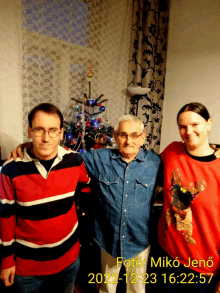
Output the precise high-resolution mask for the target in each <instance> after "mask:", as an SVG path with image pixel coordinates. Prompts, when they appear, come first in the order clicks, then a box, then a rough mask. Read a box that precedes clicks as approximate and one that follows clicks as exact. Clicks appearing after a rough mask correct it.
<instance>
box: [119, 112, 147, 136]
mask: <svg viewBox="0 0 220 293" xmlns="http://www.w3.org/2000/svg"><path fill="white" fill-rule="evenodd" d="M126 121H131V122H136V123H138V124H140V126H141V132H143V131H144V123H143V122H142V121H141V120H140V119H139V118H138V117H137V116H134V115H123V116H121V117H120V118H119V119H118V122H117V124H116V126H115V132H117V131H118V128H119V124H120V123H122V122H126Z"/></svg>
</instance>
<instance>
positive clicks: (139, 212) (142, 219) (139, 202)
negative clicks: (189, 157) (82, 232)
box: [82, 149, 161, 260]
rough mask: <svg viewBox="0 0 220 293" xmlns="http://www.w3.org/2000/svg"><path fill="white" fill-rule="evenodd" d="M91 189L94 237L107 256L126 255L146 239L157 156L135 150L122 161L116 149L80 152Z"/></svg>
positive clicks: (142, 246)
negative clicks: (131, 156) (92, 192)
mask: <svg viewBox="0 0 220 293" xmlns="http://www.w3.org/2000/svg"><path fill="white" fill-rule="evenodd" d="M82 156H83V159H84V161H85V164H86V168H87V171H88V173H89V176H90V177H91V179H92V181H93V184H94V189H93V191H94V192H95V201H96V203H95V224H94V225H95V241H96V242H97V243H98V244H99V245H100V246H101V247H102V248H103V249H104V250H106V251H107V252H108V253H109V254H110V255H111V256H113V257H114V258H117V257H119V256H122V257H123V259H124V260H125V259H129V258H132V257H133V256H135V255H136V254H138V253H140V252H142V251H143V250H144V249H146V248H147V247H148V245H149V244H150V243H149V222H150V214H151V207H152V199H153V197H154V190H155V184H156V180H157V175H158V170H159V166H160V164H161V159H160V157H159V156H158V155H156V154H154V153H153V152H151V151H139V153H138V154H137V156H136V158H135V159H134V160H133V161H131V162H130V163H129V164H128V163H126V162H125V161H124V160H123V158H122V156H121V155H120V153H119V151H118V150H116V149H98V150H92V151H89V152H87V153H85V154H82Z"/></svg>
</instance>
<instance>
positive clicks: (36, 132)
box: [31, 127, 61, 138]
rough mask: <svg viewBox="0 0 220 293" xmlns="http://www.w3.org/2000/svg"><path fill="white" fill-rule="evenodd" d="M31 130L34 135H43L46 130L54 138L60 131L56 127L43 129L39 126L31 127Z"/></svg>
mask: <svg viewBox="0 0 220 293" xmlns="http://www.w3.org/2000/svg"><path fill="white" fill-rule="evenodd" d="M31 130H32V131H33V133H34V136H35V137H40V136H43V135H44V134H45V133H46V132H48V134H49V136H50V137H51V138H55V137H57V136H58V135H59V134H60V133H61V130H60V129H57V128H50V129H49V130H45V129H43V128H41V127H39V128H32V129H31Z"/></svg>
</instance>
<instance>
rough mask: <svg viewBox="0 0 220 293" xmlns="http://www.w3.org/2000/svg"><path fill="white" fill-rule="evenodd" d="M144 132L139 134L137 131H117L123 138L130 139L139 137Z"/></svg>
mask: <svg viewBox="0 0 220 293" xmlns="http://www.w3.org/2000/svg"><path fill="white" fill-rule="evenodd" d="M142 134H143V132H142V133H141V134H139V135H138V134H137V133H131V134H127V133H125V132H117V135H118V136H119V137H120V138H122V139H128V137H130V138H131V139H132V140H135V139H137V138H138V137H140V136H141V135H142Z"/></svg>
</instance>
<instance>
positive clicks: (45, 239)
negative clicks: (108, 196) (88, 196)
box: [0, 147, 89, 276]
mask: <svg viewBox="0 0 220 293" xmlns="http://www.w3.org/2000/svg"><path fill="white" fill-rule="evenodd" d="M0 176H1V177H0V205H1V206H0V211H1V214H0V227H1V228H0V255H1V256H2V262H1V268H2V269H6V268H10V267H13V266H15V267H16V274H18V275H23V276H33V275H51V274H55V273H58V272H60V271H62V270H63V269H65V268H66V267H68V266H69V265H70V264H71V263H73V262H74V261H75V260H76V258H77V257H78V254H79V248H80V245H79V240H78V233H77V230H78V220H77V215H76V210H75V202H74V193H75V189H76V186H77V183H78V182H84V183H88V182H89V177H88V175H87V172H86V169H85V166H84V162H83V160H82V157H81V156H80V155H79V154H77V153H74V152H72V151H67V150H65V149H63V148H62V147H58V154H57V157H56V159H55V160H54V163H53V165H52V166H51V169H50V171H49V172H48V173H47V171H46V170H45V168H44V167H43V166H42V165H41V163H40V162H39V160H37V159H33V158H31V157H30V156H29V155H28V153H27V152H26V151H25V155H24V159H23V160H21V159H17V160H16V161H13V160H10V161H8V162H6V164H5V165H4V166H3V168H2V173H1V174H0Z"/></svg>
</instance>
